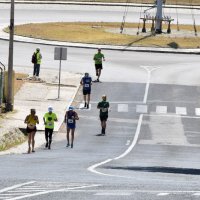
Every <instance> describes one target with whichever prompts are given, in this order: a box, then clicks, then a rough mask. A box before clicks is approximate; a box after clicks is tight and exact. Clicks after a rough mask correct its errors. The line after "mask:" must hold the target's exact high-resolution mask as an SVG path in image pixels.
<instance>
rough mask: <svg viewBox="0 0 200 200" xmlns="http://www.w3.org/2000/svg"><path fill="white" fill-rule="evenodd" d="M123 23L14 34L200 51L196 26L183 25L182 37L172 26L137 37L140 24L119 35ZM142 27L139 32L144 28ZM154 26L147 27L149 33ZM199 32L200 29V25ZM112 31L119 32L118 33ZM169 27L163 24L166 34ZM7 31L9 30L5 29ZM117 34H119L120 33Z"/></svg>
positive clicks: (52, 26)
mask: <svg viewBox="0 0 200 200" xmlns="http://www.w3.org/2000/svg"><path fill="white" fill-rule="evenodd" d="M120 25H121V23H97V22H96V23H93V22H90V23H89V22H88V23H86V22H83V23H81V22H77V23H64V22H63V23H41V24H39V23H38V24H24V25H19V26H16V27H15V34H16V35H20V36H26V37H33V38H40V39H46V40H57V41H65V42H80V43H95V44H108V45H123V46H151V47H152V46H153V47H171V48H199V46H200V42H199V41H200V40H199V39H200V37H198V36H197V37H195V36H194V30H193V26H189V25H180V26H179V29H180V31H179V34H178V35H174V34H173V32H175V31H176V29H177V27H176V25H172V26H171V28H172V34H162V35H156V36H155V35H151V34H150V33H148V34H147V33H146V34H143V33H142V34H139V35H136V31H137V27H138V24H134V23H126V24H125V28H127V29H133V30H135V34H133V35H128V34H120V33H119V29H120ZM141 26H142V25H140V31H141V28H142V27H141ZM150 26H151V24H147V30H150ZM196 28H197V32H199V31H200V26H197V27H196ZM109 29H114V30H116V32H115V33H113V32H109V31H108V30H109ZM166 29H167V25H163V31H166ZM5 31H7V32H8V28H7V29H5ZM117 32H118V33H117Z"/></svg>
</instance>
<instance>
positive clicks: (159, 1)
mask: <svg viewBox="0 0 200 200" xmlns="http://www.w3.org/2000/svg"><path fill="white" fill-rule="evenodd" d="M156 2H157V12H156V33H162V8H163V0H157V1H156Z"/></svg>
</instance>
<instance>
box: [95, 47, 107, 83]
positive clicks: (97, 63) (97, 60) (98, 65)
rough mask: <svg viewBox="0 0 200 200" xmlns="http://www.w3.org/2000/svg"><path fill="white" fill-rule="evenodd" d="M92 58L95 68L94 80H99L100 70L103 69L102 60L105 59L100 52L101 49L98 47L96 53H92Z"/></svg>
mask: <svg viewBox="0 0 200 200" xmlns="http://www.w3.org/2000/svg"><path fill="white" fill-rule="evenodd" d="M93 59H94V61H95V69H96V76H97V80H96V82H99V77H100V75H101V70H102V69H103V65H102V61H105V57H104V55H103V54H102V53H101V49H98V53H96V54H95V55H94V58H93Z"/></svg>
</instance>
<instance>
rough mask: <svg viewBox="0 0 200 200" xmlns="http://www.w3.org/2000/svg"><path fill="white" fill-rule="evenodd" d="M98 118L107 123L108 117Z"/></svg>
mask: <svg viewBox="0 0 200 200" xmlns="http://www.w3.org/2000/svg"><path fill="white" fill-rule="evenodd" d="M99 118H100V120H101V121H107V119H108V116H100V117H99Z"/></svg>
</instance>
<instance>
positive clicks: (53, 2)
mask: <svg viewBox="0 0 200 200" xmlns="http://www.w3.org/2000/svg"><path fill="white" fill-rule="evenodd" d="M0 3H1V4H10V1H6V0H3V1H1V2H0ZM15 3H16V4H55V5H56V4H57V5H87V6H127V5H128V6H129V7H152V6H153V4H137V3H128V4H127V3H106V2H87V1H84V2H81V1H53V0H49V1H43V0H41V1H40V0H36V1H35V0H33V1H32V0H29V1H15ZM165 8H174V9H176V8H179V9H197V10H199V9H200V5H198V6H184V5H165Z"/></svg>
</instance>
